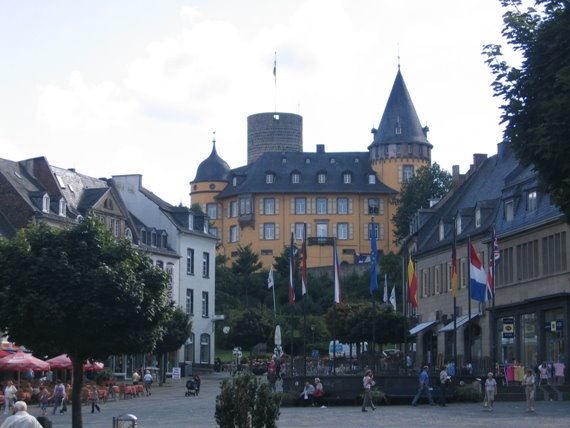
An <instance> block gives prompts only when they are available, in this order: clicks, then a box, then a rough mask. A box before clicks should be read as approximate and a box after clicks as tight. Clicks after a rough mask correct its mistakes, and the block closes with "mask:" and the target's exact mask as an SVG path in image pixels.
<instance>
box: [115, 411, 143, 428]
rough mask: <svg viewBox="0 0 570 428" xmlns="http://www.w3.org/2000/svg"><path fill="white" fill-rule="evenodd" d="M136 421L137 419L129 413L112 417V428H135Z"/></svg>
mask: <svg viewBox="0 0 570 428" xmlns="http://www.w3.org/2000/svg"><path fill="white" fill-rule="evenodd" d="M137 420H138V418H137V417H136V416H135V415H131V414H130V413H126V414H124V415H120V416H117V417H113V428H133V427H136V426H137Z"/></svg>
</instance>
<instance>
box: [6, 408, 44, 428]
mask: <svg viewBox="0 0 570 428" xmlns="http://www.w3.org/2000/svg"><path fill="white" fill-rule="evenodd" d="M14 411H15V412H16V413H14V414H13V415H12V416H8V417H7V418H6V420H5V421H4V423H2V425H0V428H42V426H41V425H40V423H39V422H38V420H37V419H36V418H35V417H33V416H32V415H30V414H29V413H28V405H27V404H26V402H25V401H16V402H15V403H14Z"/></svg>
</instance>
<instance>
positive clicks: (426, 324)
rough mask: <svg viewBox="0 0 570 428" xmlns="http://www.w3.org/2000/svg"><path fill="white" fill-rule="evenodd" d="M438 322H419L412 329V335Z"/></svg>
mask: <svg viewBox="0 0 570 428" xmlns="http://www.w3.org/2000/svg"><path fill="white" fill-rule="evenodd" d="M436 322H437V321H428V322H422V323H420V324H418V325H417V326H415V327H413V328H411V329H410V336H415V335H416V334H418V333H420V332H422V331H424V330H425V329H426V328H429V327H431V326H432V325H434V324H435V323H436Z"/></svg>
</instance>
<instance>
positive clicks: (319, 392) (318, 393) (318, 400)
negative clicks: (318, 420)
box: [313, 377, 327, 409]
mask: <svg viewBox="0 0 570 428" xmlns="http://www.w3.org/2000/svg"><path fill="white" fill-rule="evenodd" d="M324 395H325V388H324V387H323V383H322V382H321V379H319V378H318V377H316V378H315V390H314V391H313V399H314V400H315V401H314V403H315V406H317V407H321V408H322V409H326V407H327V406H325V404H324V403H323V396H324Z"/></svg>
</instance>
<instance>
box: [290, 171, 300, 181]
mask: <svg viewBox="0 0 570 428" xmlns="http://www.w3.org/2000/svg"><path fill="white" fill-rule="evenodd" d="M300 182H301V174H299V173H298V172H294V173H293V174H291V183H293V184H299V183H300Z"/></svg>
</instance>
